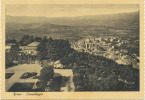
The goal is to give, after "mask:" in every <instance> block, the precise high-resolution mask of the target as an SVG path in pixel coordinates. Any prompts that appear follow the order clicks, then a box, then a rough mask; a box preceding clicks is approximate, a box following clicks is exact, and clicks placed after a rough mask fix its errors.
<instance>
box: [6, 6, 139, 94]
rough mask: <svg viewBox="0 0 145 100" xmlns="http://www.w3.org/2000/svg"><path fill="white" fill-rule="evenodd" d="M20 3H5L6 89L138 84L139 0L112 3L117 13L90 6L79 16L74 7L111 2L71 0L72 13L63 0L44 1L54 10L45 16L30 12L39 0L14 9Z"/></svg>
mask: <svg viewBox="0 0 145 100" xmlns="http://www.w3.org/2000/svg"><path fill="white" fill-rule="evenodd" d="M18 6H20V5H17V6H14V5H7V6H6V8H7V13H6V14H7V15H6V26H5V28H6V31H5V87H6V88H5V91H6V92H29V93H30V92H75V91H139V90H140V88H139V87H140V78H139V74H140V55H139V54H140V52H139V50H140V47H139V45H140V44H139V43H140V38H139V37H140V34H139V24H140V23H139V10H138V8H139V7H138V5H127V6H126V5H123V4H122V5H117V6H114V7H116V9H113V10H115V11H116V12H118V13H113V14H112V13H109V14H108V13H103V12H100V13H99V12H97V13H96V12H94V13H93V15H91V12H90V14H82V15H81V13H80V16H77V15H75V12H74V11H76V12H77V11H78V12H79V11H81V10H82V8H83V9H85V10H88V9H90V10H92V11H94V9H106V12H107V11H108V12H109V10H110V11H111V10H112V8H110V6H112V5H108V6H106V5H99V6H98V5H89V4H88V5H70V6H71V10H70V12H73V13H74V14H70V12H67V11H66V10H64V9H63V8H62V5H57V6H52V5H45V6H46V8H45V6H43V7H44V8H45V9H49V7H50V8H51V10H52V11H53V10H54V11H53V13H54V12H55V11H56V12H55V13H56V15H54V16H53V17H52V16H51V14H52V15H53V13H51V11H50V12H49V13H51V14H49V15H48V14H47V16H46V13H41V14H44V15H43V16H36V15H35V14H33V15H34V16H33V15H31V13H32V12H31V13H29V9H30V8H31V9H33V10H34V12H35V9H36V7H35V5H33V6H32V5H27V8H26V9H24V8H25V6H26V5H22V6H21V7H20V8H21V9H23V11H24V12H25V13H23V12H19V11H17V12H18V13H19V14H20V15H16V13H14V12H13V10H14V8H15V7H18ZM38 6H40V7H41V8H42V9H44V8H43V7H42V5H38ZM47 6H48V8H47ZM122 6H124V8H126V9H129V10H128V12H127V11H126V10H124V9H123V8H122ZM29 7H30V8H29ZM57 7H58V8H59V7H60V8H61V9H63V10H56V9H57ZM63 7H64V8H65V9H68V8H69V6H67V5H63ZM81 7H82V8H81ZM105 7H106V8H105ZM10 8H12V10H10ZM60 8H59V9H60ZM42 9H39V10H38V12H39V11H41V10H42ZM76 9H79V10H76ZM117 9H121V10H117ZM130 10H131V11H130ZM132 10H133V11H132ZM57 11H58V12H59V13H60V12H61V11H63V14H64V16H62V15H63V14H61V16H58V15H59V14H57ZM119 11H122V12H119ZM26 12H27V13H26ZM34 12H33V13H34ZM36 12H37V11H36ZM55 13H54V14H55ZM77 14H79V13H77ZM23 15H25V16H23ZM56 16H58V17H56ZM30 94H31V93H30Z"/></svg>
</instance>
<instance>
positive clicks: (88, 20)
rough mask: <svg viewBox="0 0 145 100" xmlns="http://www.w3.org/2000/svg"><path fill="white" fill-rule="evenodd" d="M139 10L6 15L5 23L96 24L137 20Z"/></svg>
mask: <svg viewBox="0 0 145 100" xmlns="http://www.w3.org/2000/svg"><path fill="white" fill-rule="evenodd" d="M137 19H139V12H132V13H120V14H106V15H89V16H79V17H29V16H6V23H23V24H30V23H50V24H57V25H98V24H100V23H102V22H110V21H129V22H131V21H138V20H137Z"/></svg>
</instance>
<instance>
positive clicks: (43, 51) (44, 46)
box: [37, 37, 72, 61]
mask: <svg viewBox="0 0 145 100" xmlns="http://www.w3.org/2000/svg"><path fill="white" fill-rule="evenodd" d="M37 50H38V51H39V58H40V59H41V60H42V59H47V60H51V61H56V60H59V59H61V58H62V57H64V56H65V55H68V54H69V53H70V52H72V49H71V47H70V44H69V41H66V40H53V39H52V38H51V37H50V38H49V39H46V37H44V38H43V41H42V42H41V43H40V45H39V46H38V48H37Z"/></svg>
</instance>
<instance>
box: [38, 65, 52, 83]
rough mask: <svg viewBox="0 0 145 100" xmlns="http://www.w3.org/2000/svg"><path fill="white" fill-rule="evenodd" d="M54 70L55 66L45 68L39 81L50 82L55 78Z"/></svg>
mask: <svg viewBox="0 0 145 100" xmlns="http://www.w3.org/2000/svg"><path fill="white" fill-rule="evenodd" d="M53 75H54V70H53V66H49V67H44V68H42V69H41V71H40V76H39V80H40V81H43V82H48V81H49V80H50V79H52V78H53Z"/></svg>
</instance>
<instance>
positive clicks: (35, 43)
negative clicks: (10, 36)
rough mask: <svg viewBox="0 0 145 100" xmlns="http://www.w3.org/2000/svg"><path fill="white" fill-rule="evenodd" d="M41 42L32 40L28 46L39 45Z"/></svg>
mask: <svg viewBox="0 0 145 100" xmlns="http://www.w3.org/2000/svg"><path fill="white" fill-rule="evenodd" d="M39 44H40V42H32V43H30V44H29V45H27V46H28V47H37V46H38V45H39Z"/></svg>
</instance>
